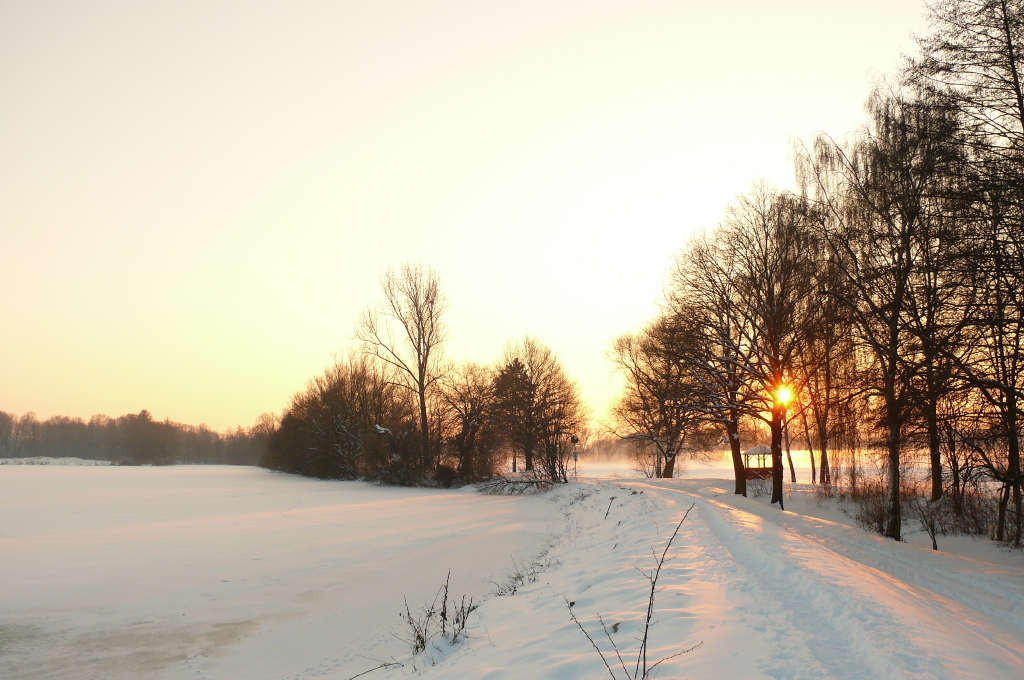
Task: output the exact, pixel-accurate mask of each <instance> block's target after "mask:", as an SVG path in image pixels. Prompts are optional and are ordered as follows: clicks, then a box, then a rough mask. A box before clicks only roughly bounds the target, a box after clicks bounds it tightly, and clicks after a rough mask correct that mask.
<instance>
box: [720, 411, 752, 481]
mask: <svg viewBox="0 0 1024 680" xmlns="http://www.w3.org/2000/svg"><path fill="white" fill-rule="evenodd" d="M725 433H726V436H728V437H729V448H730V449H731V451H732V471H733V475H734V476H735V478H736V490H735V491H734V492H733V493H735V494H737V495H740V496H746V495H747V469H746V468H745V467H743V454H742V453H741V452H740V433H739V424H738V423H737V422H736V420H735V419H733V420H729V421H728V422H726V424H725Z"/></svg>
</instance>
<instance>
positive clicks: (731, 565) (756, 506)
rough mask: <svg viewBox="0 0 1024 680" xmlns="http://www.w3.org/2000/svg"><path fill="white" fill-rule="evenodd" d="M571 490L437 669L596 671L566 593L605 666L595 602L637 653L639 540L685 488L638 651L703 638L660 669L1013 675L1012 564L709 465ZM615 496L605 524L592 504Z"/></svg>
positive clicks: (1022, 636) (663, 650) (649, 537)
mask: <svg viewBox="0 0 1024 680" xmlns="http://www.w3.org/2000/svg"><path fill="white" fill-rule="evenodd" d="M583 490H584V491H589V492H591V496H590V497H589V498H587V499H585V500H582V501H581V502H579V503H576V504H574V506H573V510H574V518H575V520H576V521H577V523H578V524H577V526H578V531H576V532H575V534H574V535H572V537H571V541H570V543H569V544H568V545H565V546H564V547H563V548H562V549H561V550H557V551H555V556H556V557H557V558H558V559H559V560H560V561H561V566H560V567H559V568H557V569H554V570H552V571H551V572H549V573H546V574H545V575H544V579H543V582H538V584H536V585H535V586H534V587H532V588H528V589H526V590H525V591H524V592H522V593H521V594H518V595H516V596H515V597H513V598H501V599H496V600H492V601H490V602H488V603H487V605H485V607H484V609H483V610H482V611H481V619H482V621H483V622H484V623H485V624H486V626H487V629H488V644H487V645H480V644H479V641H478V640H474V641H470V642H468V643H464V644H463V645H461V646H460V647H456V648H454V649H451V650H447V649H443V651H445V652H446V654H447V655H449V656H450V658H447V659H445V660H444V661H442V662H440V663H438V665H437V666H436V667H435V668H434V669H432V670H433V672H434V673H435V674H436V675H437V677H442V678H466V679H469V678H477V677H493V678H507V677H531V678H558V679H562V678H585V677H590V678H597V677H601V676H602V675H603V676H604V677H608V671H607V670H606V669H605V668H604V666H603V665H602V663H601V661H600V659H599V658H598V656H597V654H596V653H595V652H594V651H593V649H592V648H591V647H590V643H589V642H588V641H587V640H586V639H585V638H584V637H583V635H582V634H581V633H580V632H579V630H578V629H576V627H575V624H573V623H572V622H571V620H569V619H568V613H567V611H566V607H565V602H564V600H563V599H562V596H563V595H564V596H565V597H567V598H568V599H569V600H571V601H574V602H575V605H574V608H573V611H574V612H575V613H576V614H577V616H578V617H579V618H580V620H581V621H582V622H583V623H584V625H585V627H586V628H587V629H588V631H589V633H590V634H591V636H592V637H593V638H594V639H595V640H596V641H597V642H598V643H599V645H600V646H601V647H602V648H603V650H604V651H605V653H606V657H607V659H608V660H609V662H610V663H611V665H612V666H613V668H615V665H616V659H615V657H614V651H613V650H612V649H611V645H610V643H608V641H607V640H608V636H606V635H605V632H604V631H603V630H602V628H601V625H600V624H599V623H598V619H597V615H598V614H600V615H601V618H602V620H603V621H604V622H605V624H606V625H607V626H611V625H613V624H618V625H617V626H616V628H617V634H615V635H612V636H611V637H613V638H614V639H615V642H616V645H617V646H618V648H619V650H620V651H621V652H622V653H623V656H624V657H627V658H634V659H635V650H636V649H637V647H638V644H637V642H636V639H635V638H636V637H637V636H639V634H640V633H639V631H640V630H641V627H642V617H643V614H644V609H645V605H646V599H645V594H644V592H643V590H644V585H645V584H644V582H643V579H642V577H640V576H639V574H637V573H636V571H635V567H639V568H643V569H647V568H649V567H650V565H651V564H652V563H653V557H652V555H651V550H652V548H654V549H655V550H658V551H660V548H661V546H663V545H664V542H665V540H666V539H667V536H668V533H669V531H670V527H671V524H672V522H674V521H678V519H679V517H680V516H681V515H682V513H683V511H685V509H686V508H687V507H689V505H691V504H693V505H694V510H693V511H692V512H691V513H690V515H689V518H688V519H687V520H686V522H685V524H684V525H683V527H682V530H681V531H680V534H679V537H678V538H677V539H676V543H675V544H674V546H673V549H672V550H671V551H670V554H674V555H675V559H674V560H673V561H672V562H670V563H669V566H668V567H667V568H666V570H665V572H664V573H663V575H662V580H661V581H660V582H659V585H663V586H664V588H663V590H661V591H660V592H659V593H658V596H657V599H656V602H655V609H656V611H657V613H656V616H655V619H656V621H657V625H656V626H655V627H654V628H653V629H652V634H651V649H652V654H651V655H650V661H651V662H653V661H656V660H658V659H661V658H664V657H667V656H669V655H671V654H673V653H675V652H677V651H679V650H681V649H686V648H689V647H692V646H694V645H696V644H698V643H700V646H699V647H698V648H697V649H695V650H694V651H692V652H690V653H688V654H686V655H684V656H682V657H678V658H676V659H671V660H669V661H667V662H666V663H665V664H664V665H663V666H661V667H660V668H659V669H658V670H659V675H658V677H662V678H668V677H694V678H722V679H727V678H740V677H742V678H793V679H795V678H843V679H861V678H863V679H882V678H886V679H888V678H892V679H897V678H900V679H903V678H913V679H921V680H924V679H949V680H959V679H961V678H978V679H979V680H980V679H995V680H1000V679H1004V678H1005V679H1006V680H1018V679H1019V678H1021V677H1024V569H1021V568H1018V567H1012V566H998V565H994V564H990V563H986V562H981V561H976V560H972V559H968V558H964V557H956V556H951V555H947V554H943V553H935V552H932V551H930V550H924V549H921V548H919V547H916V546H912V545H907V544H899V543H895V542H893V541H888V540H885V539H882V538H880V537H877V536H873V535H870V534H867V533H865V532H863V531H862V530H860V529H857V528H855V527H851V526H847V525H844V524H839V523H836V522H831V521H828V520H823V519H817V518H814V517H809V516H805V515H800V514H795V513H792V512H785V513H783V512H781V511H779V510H778V509H777V508H773V507H771V506H768V505H766V504H765V503H763V502H761V501H760V500H753V499H744V498H739V497H736V496H734V495H732V494H731V493H728V491H727V490H726V488H723V485H722V480H665V481H653V480H628V481H627V480H614V482H612V480H607V481H606V483H605V484H604V485H603V486H595V485H590V486H588V487H583ZM624 492H625V493H624ZM634 492H641V493H639V494H637V493H634ZM563 493H565V494H567V495H568V494H569V493H570V492H563ZM576 493H579V491H577V492H576ZM612 496H615V497H616V500H615V501H612V509H611V513H610V520H611V519H614V520H615V524H614V525H612V524H611V522H610V520H603V513H604V511H605V509H606V508H607V507H608V505H609V499H610V498H611V497H612ZM639 498H645V499H646V500H644V501H642V502H640V501H638V500H637V499H639ZM516 598H522V600H521V601H520V602H518V603H515V602H514V600H515V599H516ZM524 629H531V630H536V631H538V634H536V635H533V634H524V633H523V632H522V631H523V630H524ZM539 631H544V632H543V634H540V633H539ZM631 654H632V655H633V656H631ZM438 656H443V655H438ZM486 669H493V670H491V671H490V672H484V671H485V670H486ZM513 669H514V670H513ZM615 670H616V676H617V677H619V678H624V677H626V676H625V673H624V672H622V669H621V667H620V668H615ZM630 670H631V672H632V667H630ZM396 673H397V672H396Z"/></svg>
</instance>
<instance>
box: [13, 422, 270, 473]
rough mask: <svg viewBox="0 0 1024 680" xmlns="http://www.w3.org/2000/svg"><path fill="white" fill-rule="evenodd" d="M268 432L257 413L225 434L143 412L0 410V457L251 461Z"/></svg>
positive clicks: (151, 461) (143, 461)
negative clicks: (72, 414)
mask: <svg viewBox="0 0 1024 680" xmlns="http://www.w3.org/2000/svg"><path fill="white" fill-rule="evenodd" d="M273 430H274V418H273V416H271V415H269V414H265V415H263V416H260V419H259V420H258V421H257V423H256V425H255V426H253V427H252V428H250V429H248V430H244V429H242V428H241V427H239V428H236V429H235V430H233V431H231V430H229V431H228V432H226V433H223V434H221V433H218V432H214V431H213V430H211V429H210V428H208V427H207V426H206V425H199V426H198V427H197V426H192V425H184V424H181V423H174V422H171V421H170V420H164V421H162V422H161V421H157V420H153V416H152V415H151V414H150V413H149V411H145V410H144V411H140V412H139V413H137V414H128V415H124V416H121V417H119V418H109V417H107V416H104V415H95V416H93V417H92V418H90V419H89V421H88V422H86V421H84V420H82V419H81V418H68V417H67V416H54V417H52V418H49V419H47V420H39V419H38V418H36V416H35V414H34V413H26V414H24V415H22V416H21V417H20V418H19V417H17V416H15V415H13V414H10V413H4V412H3V411H0V458H29V457H35V456H46V457H54V458H66V457H74V458H84V459H87V460H109V461H112V462H114V463H119V464H125V465H173V464H177V463H213V464H224V465H255V464H256V463H257V461H258V460H259V457H260V454H261V453H262V452H263V450H264V449H265V448H266V443H267V439H268V437H269V435H270V433H271V432H272V431H273Z"/></svg>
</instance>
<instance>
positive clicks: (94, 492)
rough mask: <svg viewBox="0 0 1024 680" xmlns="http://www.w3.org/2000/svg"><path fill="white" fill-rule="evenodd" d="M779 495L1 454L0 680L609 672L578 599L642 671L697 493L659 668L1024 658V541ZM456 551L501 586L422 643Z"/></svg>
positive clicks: (994, 669) (658, 648) (727, 670)
mask: <svg viewBox="0 0 1024 680" xmlns="http://www.w3.org/2000/svg"><path fill="white" fill-rule="evenodd" d="M764 500H765V499H764V498H761V499H744V498H739V497H736V496H734V495H733V494H731V493H729V492H728V486H727V485H726V483H725V482H723V480H720V479H683V480H679V479H677V480H639V479H604V480H588V481H583V482H579V483H575V484H571V485H567V486H565V487H562V488H559V489H556V490H554V491H552V492H550V493H547V494H542V495H538V496H532V497H517V498H508V497H487V496H481V495H478V494H475V493H473V492H472V491H471V490H468V489H466V490H458V491H441V490H426V489H393V488H380V487H372V486H368V485H365V484H360V483H353V482H320V481H315V480H307V479H301V478H295V477H290V476H285V475H275V474H271V473H267V472H265V471H261V470H254V469H251V468H250V469H246V468H220V467H198V466H197V467H192V466H181V467H175V468H57V467H49V466H42V467H38V466H37V467H34V468H32V467H30V466H26V467H20V468H18V469H15V468H14V466H5V468H4V469H0V584H2V589H0V677H3V678H11V679H12V680H15V679H17V680H28V679H32V680H36V679H43V680H45V679H48V678H53V679H56V678H61V679H63V678H69V679H70V678H96V679H100V678H102V679H104V680H107V679H109V680H121V679H128V678H131V679H133V680H134V679H136V678H140V679H146V678H152V679H154V680H185V679H196V680H264V679H265V680H285V679H291V680H312V679H314V678H326V679H328V680H345V679H347V678H350V677H352V676H353V675H355V674H356V673H359V672H361V671H365V670H368V669H369V668H371V667H373V666H374V665H375V664H376V661H374V659H390V658H395V659H397V660H398V661H401V662H402V663H403V665H401V666H396V667H392V668H387V669H380V670H376V671H374V672H373V673H372V674H370V675H367V676H365V677H367V678H369V680H375V679H376V678H391V679H393V678H399V677H407V676H413V675H424V676H428V677H437V678H445V679H446V680H447V679H449V678H452V679H456V678H464V679H466V680H479V679H481V678H495V679H497V678H531V679H534V678H537V679H543V678H550V679H552V680H555V679H557V680H572V679H576V678H579V679H583V678H600V677H606V678H607V677H609V672H608V670H607V669H606V668H605V666H604V665H603V663H602V662H601V659H600V657H599V656H598V654H597V653H596V652H595V651H594V649H593V648H592V647H591V646H590V643H589V642H588V641H587V639H586V638H585V637H584V636H583V635H582V633H581V632H580V630H579V629H578V628H577V626H576V624H575V623H574V622H573V621H572V619H571V617H570V613H569V609H568V608H567V606H566V602H567V601H571V602H573V603H574V604H573V608H572V611H573V613H575V615H576V616H577V617H578V619H579V620H580V622H581V623H582V624H583V625H584V627H585V628H586V629H587V630H588V632H589V633H590V634H591V635H592V637H594V639H595V640H596V641H597V642H598V644H599V645H600V646H601V647H602V649H603V650H604V651H605V652H606V656H607V658H608V660H609V661H610V662H612V666H613V669H614V671H615V673H616V674H617V677H619V678H624V677H625V674H624V672H623V669H622V666H621V665H619V663H618V660H617V659H616V658H615V656H614V651H613V650H612V648H611V643H610V642H609V640H614V642H615V645H616V646H617V647H618V648H619V651H620V652H621V654H622V656H623V661H624V665H628V667H629V668H630V670H632V668H633V667H634V665H633V664H634V663H635V660H636V650H637V648H638V642H637V639H636V638H637V636H638V635H639V634H640V631H641V630H642V627H643V618H644V614H645V612H646V605H647V588H648V585H647V583H646V581H645V580H644V579H643V577H642V576H641V575H640V574H639V573H638V572H637V569H643V570H648V569H650V567H651V566H652V564H653V563H654V559H655V558H654V555H653V553H655V552H656V553H657V554H660V552H661V550H662V548H663V547H664V545H665V543H666V541H667V539H668V537H669V536H670V535H671V532H672V530H673V529H674V527H675V525H676V524H677V523H678V521H679V519H680V518H681V517H682V516H683V513H684V512H685V511H686V509H687V508H689V507H690V506H691V505H692V506H693V510H692V511H691V512H690V515H689V517H688V519H687V520H686V522H685V523H684V524H683V525H682V527H681V529H680V532H679V536H678V537H677V539H676V541H675V543H674V544H673V546H672V548H671V550H670V551H669V555H670V557H671V559H670V561H669V562H668V563H667V565H666V567H665V569H664V571H663V572H662V575H661V579H660V581H659V586H660V589H659V592H658V593H657V597H656V600H655V617H654V620H655V625H654V626H653V627H652V629H651V636H650V653H649V657H648V662H649V663H654V662H655V661H657V660H659V659H662V658H665V657H668V656H670V655H672V654H675V653H677V652H679V651H681V650H683V649H687V648H690V647H693V646H694V645H698V644H699V646H698V647H696V649H694V650H693V651H692V652H690V653H688V654H684V655H682V656H679V657H676V658H673V659H669V660H668V661H666V662H665V663H664V664H662V665H661V666H659V667H658V668H657V671H658V673H657V676H656V677H660V678H676V677H692V678H702V679H711V680H714V679H718V678H720V679H722V680H726V679H729V680H732V679H733V678H751V679H758V678H776V679H783V678H791V679H796V678H843V679H846V678H852V679H860V678H872V679H873V678H894V679H895V678H900V679H903V678H907V679H915V680H916V679H921V680H924V679H940V678H948V679H950V680H955V679H956V680H958V679H960V678H979V679H981V678H984V679H986V680H988V679H991V680H1002V679H1006V680H1019V679H1020V678H1021V677H1024V557H1022V556H1021V554H1020V553H1016V554H1003V555H1001V557H1002V558H1003V559H1001V560H1000V561H1001V562H1002V564H995V563H992V562H986V561H981V560H975V559H969V558H967V557H963V556H959V557H958V556H955V555H950V554H946V553H943V552H933V551H930V550H925V549H922V548H920V547H917V546H914V545H907V544H899V543H895V542H893V541H887V540H884V539H881V538H879V537H877V536H872V535H870V534H867V533H865V532H863V531H861V530H860V529H857V528H855V527H852V526H849V525H847V524H845V523H841V522H837V521H830V520H829V519H821V518H818V517H814V516H812V515H814V514H815V513H817V514H818V515H821V516H829V517H832V519H842V517H841V514H840V513H835V512H833V513H832V514H831V515H830V514H829V512H826V510H827V508H826V509H822V508H817V507H815V506H813V504H807V503H804V505H803V506H801V504H800V503H799V502H797V501H798V498H797V497H796V496H794V499H793V501H792V502H789V501H787V503H789V505H788V506H787V507H793V508H797V509H798V510H801V512H797V513H794V512H785V513H783V512H780V511H779V510H778V509H777V508H773V507H770V506H768V505H767V504H766V503H765V502H764ZM943 543H944V541H943V539H941V538H940V547H942V545H943ZM946 543H947V544H950V545H952V542H951V540H947V541H946ZM967 547H968V549H970V548H971V545H970V543H968V544H967ZM977 548H978V550H977V553H978V554H979V555H983V556H986V557H990V556H991V555H992V548H991V545H990V544H987V543H984V542H979V543H978V544H977ZM513 559H514V560H515V563H516V565H517V566H515V567H514V566H513V564H512V561H513ZM449 569H451V570H452V585H453V589H454V590H455V592H456V593H458V594H459V595H461V594H462V593H466V594H467V595H471V596H473V597H475V598H477V599H478V600H479V599H481V598H483V599H484V600H485V601H484V604H483V606H482V607H480V608H479V609H478V610H477V611H476V612H475V613H474V614H473V615H472V616H471V620H470V630H469V633H470V638H469V639H467V640H464V641H461V642H460V643H458V644H455V645H451V644H447V643H445V642H443V641H441V640H435V641H434V642H433V644H431V645H430V647H429V648H428V649H427V651H426V652H423V653H421V654H419V655H416V656H411V655H410V653H409V651H408V649H407V648H406V647H404V646H403V644H402V643H401V642H400V641H399V640H398V639H397V638H396V637H395V636H396V635H397V636H402V635H404V634H405V632H406V631H404V630H403V627H402V624H401V621H400V620H399V617H398V616H397V614H398V612H399V610H400V609H401V608H402V604H403V601H404V600H405V599H406V598H407V599H408V601H409V604H410V606H411V607H412V608H413V610H414V611H416V610H417V609H418V607H419V606H421V605H423V604H424V603H429V601H430V600H431V599H432V598H433V596H434V594H435V592H436V589H437V587H438V586H439V585H440V583H441V582H442V581H443V579H444V577H445V574H446V573H447V571H448V570H449ZM516 570H520V571H522V572H523V574H524V575H525V578H524V579H522V582H519V581H517V580H516V578H515V577H514V575H513V572H515V571H516ZM510 584H511V585H515V586H516V587H515V590H516V592H515V594H512V595H506V596H497V595H494V594H492V593H493V592H494V591H496V590H503V588H501V586H509V585H510ZM504 590H506V591H507V590H510V588H507V587H506V588H504ZM598 615H600V617H601V619H602V620H603V621H604V622H605V624H606V626H607V633H606V632H605V631H604V630H602V628H601V625H600V624H599V620H598Z"/></svg>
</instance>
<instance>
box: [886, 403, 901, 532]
mask: <svg viewBox="0 0 1024 680" xmlns="http://www.w3.org/2000/svg"><path fill="white" fill-rule="evenodd" d="M886 391H887V392H888V393H887V394H886V395H885V408H886V414H885V420H886V426H887V427H888V430H889V433H888V437H887V444H888V449H889V475H888V484H889V489H888V499H887V503H886V506H887V508H886V522H885V536H886V537H888V538H891V539H893V540H894V541H898V540H900V531H901V529H902V524H903V518H902V517H901V516H900V414H899V410H898V405H897V404H896V398H895V394H894V392H895V387H894V386H887V390H886Z"/></svg>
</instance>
